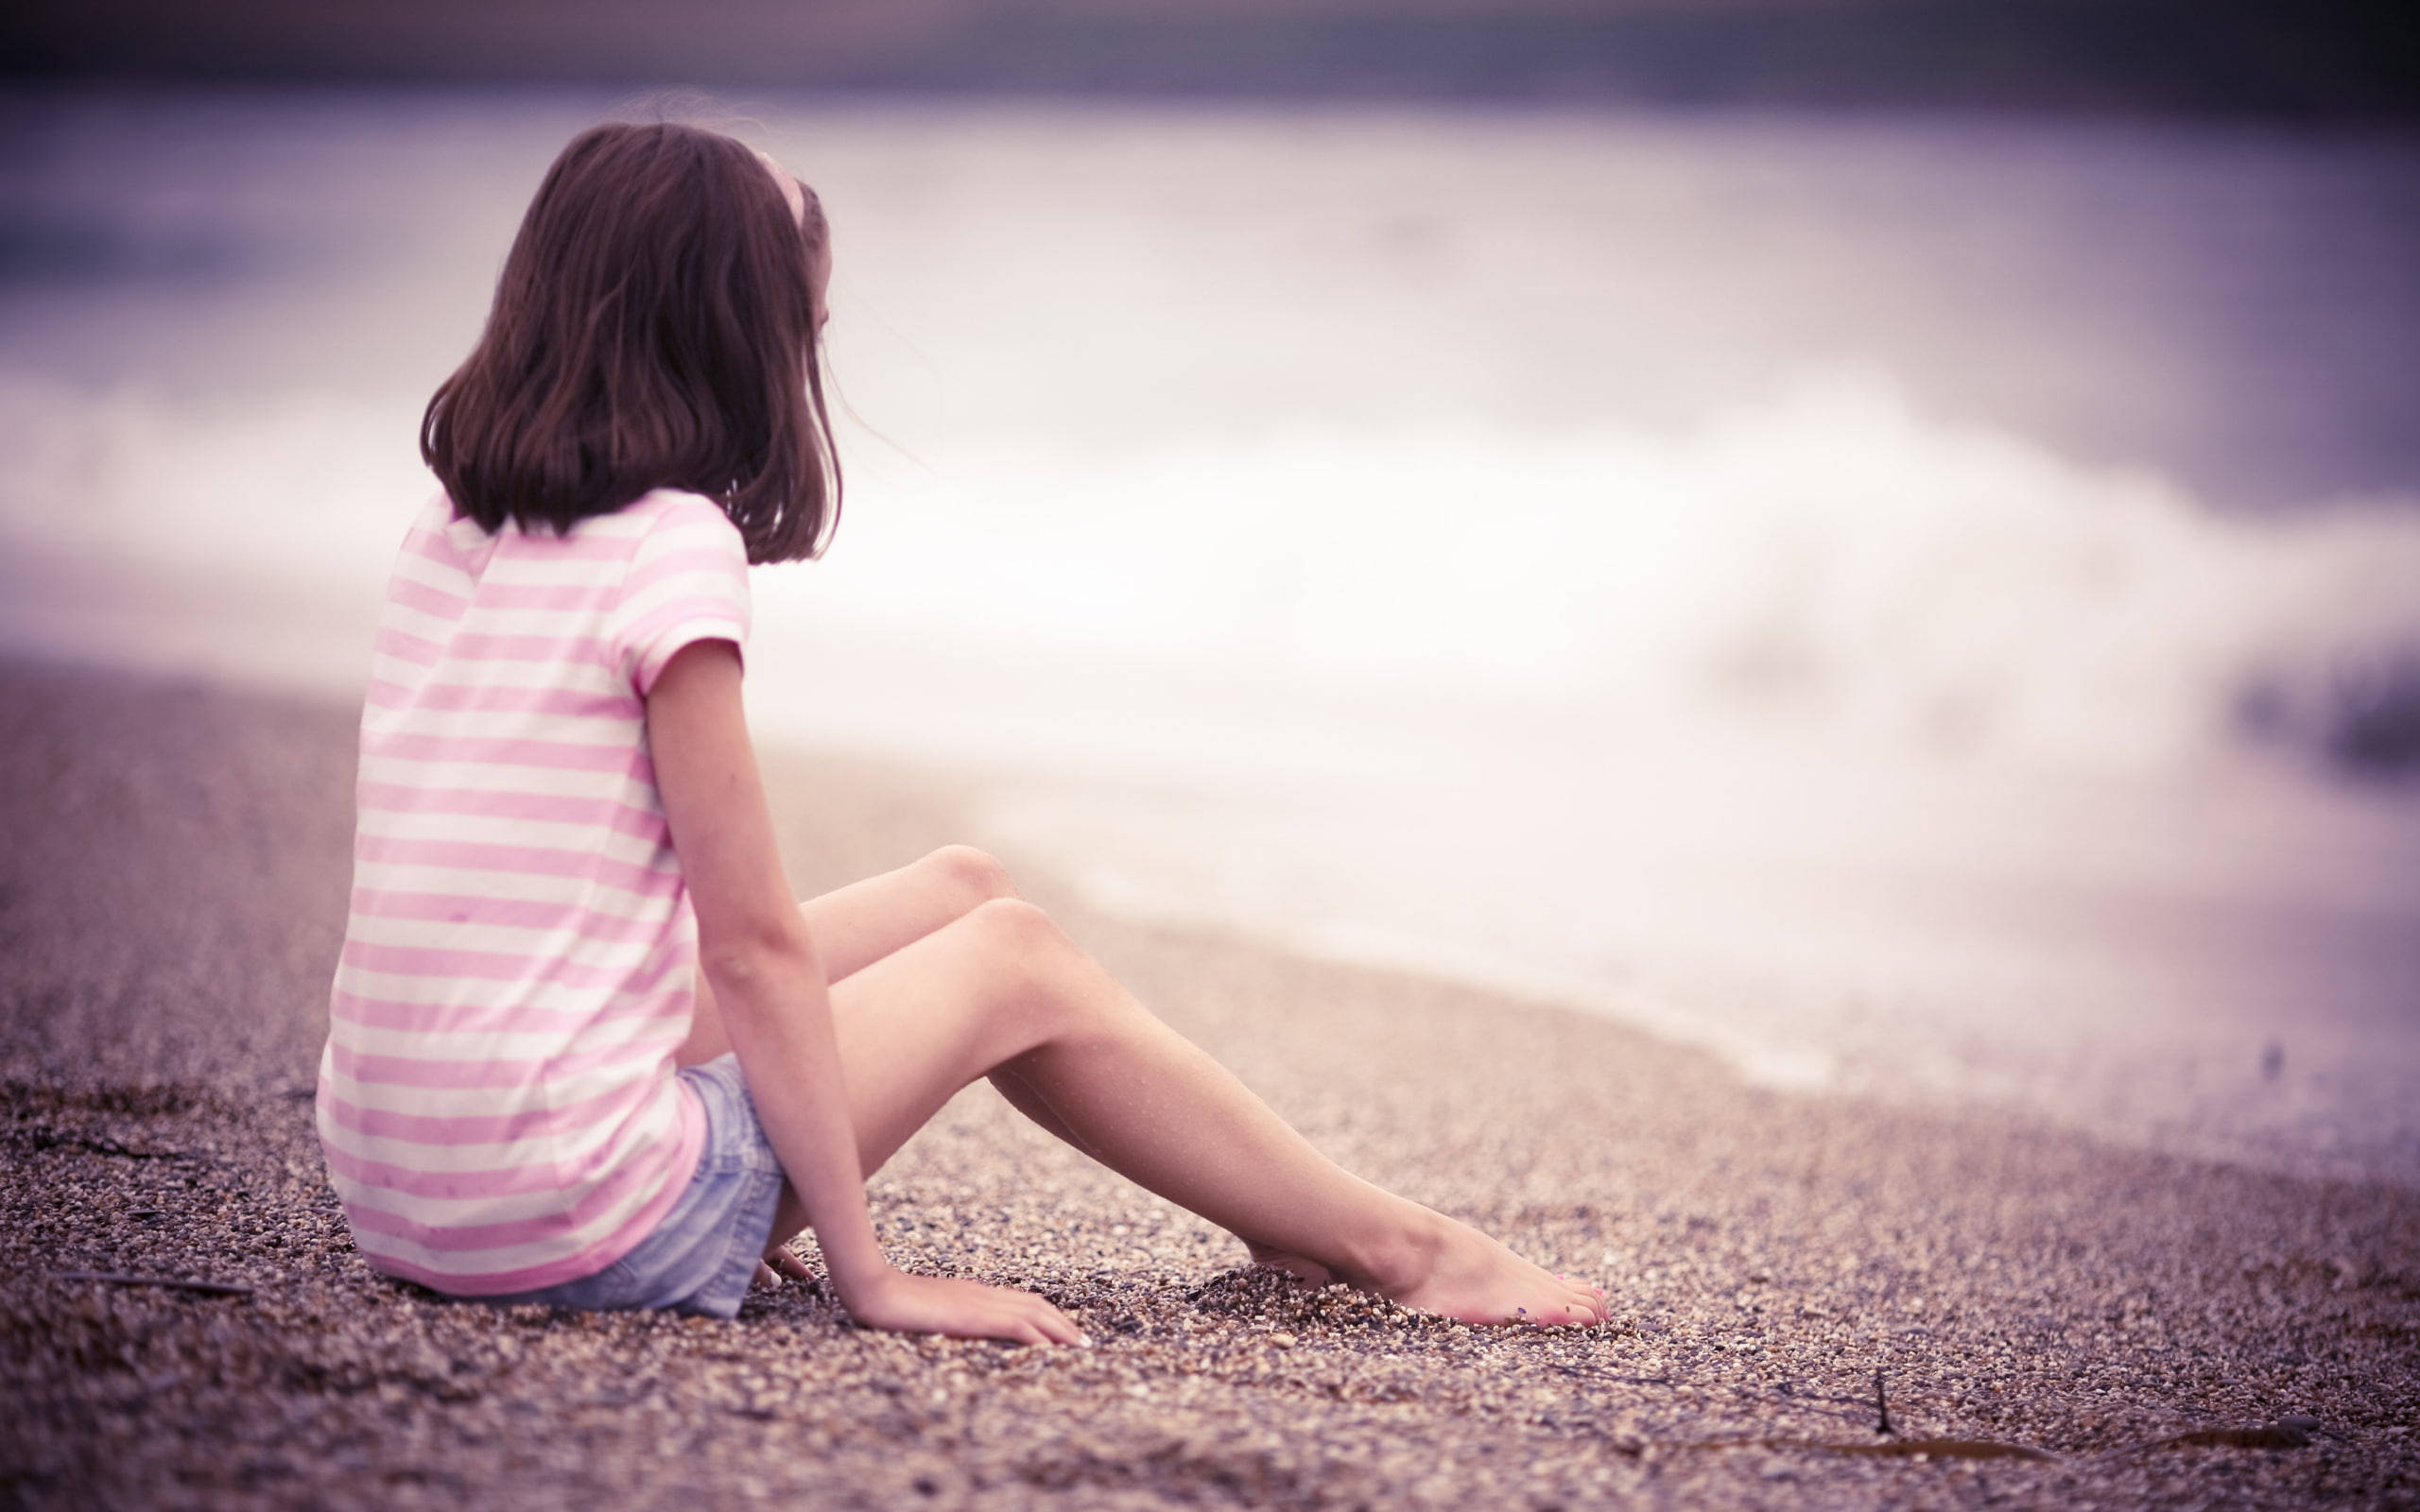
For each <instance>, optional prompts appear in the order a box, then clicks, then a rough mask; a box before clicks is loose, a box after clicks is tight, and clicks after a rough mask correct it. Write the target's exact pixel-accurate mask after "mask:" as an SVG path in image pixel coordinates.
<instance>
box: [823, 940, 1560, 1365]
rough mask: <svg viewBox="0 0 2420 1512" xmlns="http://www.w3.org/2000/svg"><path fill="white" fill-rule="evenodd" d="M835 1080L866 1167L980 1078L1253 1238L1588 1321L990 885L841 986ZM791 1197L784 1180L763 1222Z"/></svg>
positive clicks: (1459, 1293) (1469, 1295)
mask: <svg viewBox="0 0 2420 1512" xmlns="http://www.w3.org/2000/svg"><path fill="white" fill-rule="evenodd" d="M832 1012H833V1021H834V1026H835V1029H836V1031H837V1034H838V1044H839V1052H840V1059H841V1075H842V1080H843V1081H844V1083H845V1084H846V1085H847V1087H848V1091H849V1100H850V1104H851V1109H850V1110H851V1114H852V1118H853V1122H854V1124H855V1125H856V1135H857V1148H858V1150H859V1152H860V1156H861V1158H862V1160H863V1161H864V1163H865V1168H866V1170H867V1172H868V1173H869V1174H871V1173H872V1172H873V1171H874V1170H875V1169H876V1168H878V1167H880V1166H881V1165H882V1163H883V1162H884V1161H885V1160H889V1159H890V1155H891V1153H892V1152H893V1151H895V1150H896V1149H897V1148H898V1147H899V1146H900V1145H901V1144H902V1143H905V1142H906V1141H907V1139H908V1136H909V1135H911V1134H913V1133H914V1132H915V1131H916V1130H917V1129H918V1128H919V1127H921V1126H922V1125H924V1124H925V1121H926V1120H927V1119H929V1118H931V1117H932V1115H933V1114H934V1112H936V1111H937V1110H938V1109H939V1108H941V1105H942V1103H944V1102H946V1101H947V1100H948V1099H949V1098H950V1097H951V1096H952V1095H953V1094H954V1093H956V1092H957V1091H959V1089H960V1088H961V1087H963V1086H965V1085H966V1084H967V1083H968V1082H970V1081H973V1080H974V1079H975V1078H976V1077H977V1076H982V1075H986V1074H994V1079H995V1080H998V1081H1002V1082H1004V1083H1005V1084H1006V1085H1005V1086H1004V1091H1008V1093H1009V1095H1010V1097H1011V1101H1012V1102H1015V1103H1016V1104H1017V1105H1018V1106H1019V1107H1020V1108H1026V1109H1027V1110H1029V1111H1032V1112H1036V1113H1038V1114H1039V1115H1040V1117H1041V1121H1042V1122H1043V1123H1044V1125H1045V1126H1046V1127H1048V1128H1050V1129H1051V1131H1052V1132H1054V1133H1057V1134H1059V1135H1060V1136H1061V1137H1063V1138H1064V1139H1066V1140H1067V1141H1068V1142H1069V1143H1073V1144H1074V1145H1075V1146H1076V1147H1077V1148H1079V1149H1081V1150H1083V1151H1085V1152H1086V1153H1087V1154H1090V1155H1092V1156H1094V1157H1095V1158H1096V1159H1098V1160H1101V1161H1102V1162H1103V1163H1105V1164H1107V1165H1109V1166H1110V1167H1112V1168H1113V1169H1115V1170H1116V1171H1118V1172H1120V1173H1122V1174H1124V1175H1125V1176H1127V1177H1131V1178H1132V1179H1133V1180H1135V1181H1137V1182H1139V1183H1141V1184H1142V1185H1144V1186H1146V1187H1149V1188H1150V1189H1151V1190H1152V1191H1154V1192H1157V1193H1159V1194H1161V1195H1163V1196H1165V1197H1167V1198H1168V1199H1169V1200H1170V1201H1173V1202H1176V1203H1179V1204H1181V1205H1182V1206H1184V1207H1186V1208H1189V1209H1191V1210H1192V1211H1195V1212H1198V1213H1200V1214H1201V1215H1202V1216H1203V1217H1205V1218H1208V1219H1209V1220H1210V1221H1211V1222H1213V1223H1216V1224H1219V1225H1220V1226H1221V1227H1223V1228H1226V1229H1231V1230H1232V1231H1234V1232H1235V1233H1236V1234H1237V1235H1239V1236H1241V1237H1242V1238H1243V1239H1244V1240H1245V1241H1246V1242H1247V1243H1249V1244H1251V1245H1252V1246H1253V1247H1254V1250H1255V1253H1261V1254H1267V1255H1271V1256H1273V1257H1286V1258H1298V1259H1299V1261H1300V1262H1302V1263H1304V1264H1305V1268H1308V1269H1323V1270H1325V1271H1326V1272H1329V1273H1332V1274H1333V1275H1335V1276H1336V1277H1339V1278H1340V1279H1342V1280H1348V1281H1350V1282H1352V1283H1354V1284H1356V1285H1358V1286H1362V1287H1365V1288H1367V1289H1369V1290H1372V1291H1374V1292H1378V1293H1380V1294H1382V1295H1385V1296H1388V1297H1393V1298H1395V1299H1397V1300H1399V1301H1402V1302H1404V1303H1406V1304H1408V1305H1409V1306H1413V1307H1419V1308H1424V1309H1426V1310H1428V1311H1432V1312H1438V1313H1444V1314H1450V1315H1453V1316H1457V1317H1461V1318H1466V1319H1469V1320H1472V1321H1479V1322H1513V1321H1516V1320H1521V1319H1527V1320H1530V1321H1534V1322H1546V1323H1563V1322H1572V1323H1585V1322H1593V1321H1595V1320H1597V1319H1598V1318H1599V1317H1600V1316H1602V1315H1603V1313H1602V1310H1603V1305H1604V1304H1603V1302H1602V1299H1601V1298H1600V1297H1599V1296H1598V1294H1596V1293H1595V1292H1594V1291H1593V1290H1592V1289H1590V1288H1587V1287H1584V1286H1579V1285H1576V1284H1573V1283H1570V1282H1567V1281H1564V1280H1560V1279H1558V1278H1557V1277H1554V1276H1552V1275H1550V1274H1548V1273H1547V1272H1546V1271H1544V1270H1542V1269H1540V1268H1539V1267H1537V1266H1535V1265H1532V1264H1530V1263H1529V1262H1527V1261H1524V1260H1522V1259H1520V1258H1519V1257H1518V1256H1516V1255H1514V1254H1513V1252H1512V1251H1511V1250H1509V1249H1506V1248H1505V1247H1504V1246H1502V1245H1500V1244H1497V1243H1496V1242H1495V1240H1493V1239H1490V1238H1488V1237H1486V1236H1485V1235H1483V1234H1481V1233H1479V1232H1478V1231H1477V1230H1476V1229H1470V1228H1467V1227H1466V1226H1464V1225H1461V1224H1459V1223H1456V1222H1454V1221H1452V1220H1451V1219H1448V1218H1445V1217H1444V1216H1443V1215H1442V1214H1439V1213H1436V1212H1433V1211H1429V1210H1428V1209H1426V1208H1424V1207H1421V1206H1420V1205H1419V1204H1417V1203H1413V1202H1409V1201H1406V1200H1405V1199H1403V1198H1401V1197H1397V1196H1394V1195H1392V1194H1389V1193H1386V1192H1384V1191H1381V1190H1380V1189H1378V1188H1377V1187H1374V1186H1372V1185H1371V1184H1370V1183H1368V1182H1366V1181H1363V1180H1361V1179H1360V1178H1358V1177H1354V1176H1352V1175H1350V1174H1348V1173H1347V1172H1345V1171H1344V1170H1342V1169H1341V1168H1340V1167H1339V1166H1337V1165H1336V1164H1335V1163H1334V1162H1332V1161H1330V1160H1327V1159H1326V1158H1325V1157H1323V1156H1322V1155H1321V1154H1320V1153H1319V1152H1318V1151H1316V1150H1314V1149H1313V1148H1311V1146H1310V1144H1309V1143H1307V1142H1305V1140H1304V1139H1303V1138H1302V1136H1300V1135H1299V1134H1297V1133H1295V1132H1294V1130H1293V1129H1292V1128H1290V1127H1288V1125H1286V1123H1285V1122H1284V1121H1283V1120H1281V1119H1279V1118H1278V1117H1277V1115H1276V1114H1275V1113H1273V1112H1271V1110H1270V1109H1269V1108H1268V1106H1267V1105H1266V1104H1264V1103H1262V1102H1261V1101H1260V1100H1259V1099H1258V1098H1256V1097H1254V1096H1253V1094H1252V1093H1251V1092H1250V1091H1246V1090H1245V1088H1244V1086H1243V1084H1242V1083H1240V1082H1238V1081H1236V1078H1235V1077H1234V1076H1232V1075H1231V1074H1228V1073H1227V1071H1226V1070H1225V1069H1224V1068H1222V1067H1221V1066H1219V1064H1218V1062H1216V1061H1214V1060H1212V1059H1211V1058H1210V1057H1208V1056H1206V1055H1204V1054H1203V1053H1202V1052H1201V1050H1200V1049H1198V1048H1196V1047H1195V1046H1194V1045H1192V1044H1191V1043H1189V1042H1188V1041H1187V1040H1184V1038H1183V1037H1182V1036H1180V1035H1178V1034H1176V1033H1175V1032H1174V1031H1173V1030H1171V1029H1169V1028H1168V1027H1167V1025H1166V1024H1164V1023H1162V1022H1160V1021H1159V1020H1158V1019H1156V1018H1154V1017H1152V1016H1151V1014H1150V1012H1149V1011H1148V1010H1146V1009H1145V1008H1144V1007H1143V1006H1142V1005H1140V1004H1139V1003H1137V1002H1135V1001H1134V999H1133V998H1132V996H1131V995H1129V994H1128V993H1127V992H1126V990H1125V989H1124V988H1121V987H1119V986H1118V984H1117V983H1116V982H1115V980H1113V979H1112V978H1111V977H1110V976H1109V974H1108V973H1107V972H1106V971H1102V970H1101V968H1100V967H1099V966H1098V964H1097V963H1096V962H1094V961H1093V960H1092V959H1091V958H1090V957H1089V956H1086V955H1085V954H1083V953H1082V952H1081V951H1080V950H1078V949H1077V948H1076V947H1075V945H1074V944H1073V943H1072V942H1070V941H1069V940H1068V939H1067V937H1066V936H1064V935H1063V934H1062V933H1060V931H1059V929H1058V928H1057V926H1056V925H1054V924H1052V923H1051V922H1050V920H1049V919H1048V918H1047V917H1046V916H1045V915H1044V914H1043V913H1042V912H1041V911H1040V910H1038V909H1036V908H1033V907H1032V906H1030V905H1029V904H1027V903H1024V902H1019V901H1017V900H1014V899H1010V898H995V899H994V900H992V901H990V902H984V903H982V904H980V905H978V906H977V907H976V908H974V909H973V910H972V911H970V912H968V913H966V914H964V915H962V916H960V917H959V918H958V919H955V920H953V921H951V922H949V923H947V924H944V925H942V927H940V928H938V929H936V930H934V931H933V932H931V933H929V934H927V935H925V936H923V937H921V938H918V939H916V940H914V941H913V942H912V943H910V944H908V945H906V946H904V947H902V948H900V949H898V950H896V951H894V952H892V953H891V954H887V955H884V956H882V957H881V958H880V959H878V960H875V961H874V962H873V964H871V965H868V966H865V967H863V968H861V969H860V970H858V971H856V972H855V973H854V974H852V975H849V976H847V977H846V978H845V979H842V980H840V981H839V982H838V983H837V984H836V985H835V987H834V988H833V992H832ZM803 1222H804V1213H803V1211H801V1210H800V1209H799V1207H798V1205H797V1203H796V1202H795V1200H794V1199H793V1198H791V1197H789V1196H788V1195H787V1194H785V1196H784V1201H783V1207H782V1211H781V1213H780V1215H779V1217H778V1218H777V1220H776V1224H775V1233H776V1235H778V1236H783V1237H787V1236H788V1235H790V1234H794V1233H796V1232H797V1231H798V1229H799V1228H800V1226H801V1225H802V1224H803Z"/></svg>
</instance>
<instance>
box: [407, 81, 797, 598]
mask: <svg viewBox="0 0 2420 1512" xmlns="http://www.w3.org/2000/svg"><path fill="white" fill-rule="evenodd" d="M800 192H801V193H802V194H803V195H804V197H805V206H806V214H805V217H804V224H803V225H802V224H801V222H800V221H799V220H798V219H797V218H795V217H794V216H793V215H792V214H791V211H790V207H789V203H788V200H787V197H786V196H785V195H784V193H783V191H782V188H781V186H780V185H779V184H778V183H777V182H776V181H775V180H774V179H773V176H772V174H771V173H770V172H769V170H768V169H767V168H766V166H765V163H764V160H762V159H761V158H759V157H757V156H756V154H755V153H753V152H752V151H751V150H750V149H749V148H747V147H745V146H741V145H740V144H739V143H737V142H735V141H734V140H732V139H731V138H730V137H727V136H722V135H719V134H717V133H716V132H713V131H706V130H700V129H698V128H696V127H689V126H679V125H668V124H660V125H645V126H631V125H612V126H600V127H596V128H595V129H591V130H588V131H585V132H582V133H581V134H580V135H579V137H577V138H575V139H574V140H573V142H572V144H571V145H570V146H567V147H565V148H563V151H562V156H561V157H559V158H557V159H556V160H555V165H554V166H553V167H552V168H551V169H549V170H547V173H546V180H545V182H544V184H543V185H541V186H540V187H539V190H538V197H537V198H535V199H534V200H532V201H531V202H530V205H529V213H528V215H527V216H525V217H524V218H523V220H522V222H521V232H520V234H519V235H517V236H515V237H514V238H513V242H512V250H511V252H510V254H508V255H507V257H506V259H505V264H504V274H503V277H502V278H501V279H500V280H499V281H498V282H497V284H496V291H495V307H494V308H493V310H492V311H491V312H490V313H489V315H488V324H487V330H486V332H485V333H484V334H483V335H481V336H480V337H479V344H478V346H477V347H476V348H475V350H474V351H473V352H471V355H470V358H469V360H468V361H466V362H464V363H463V364H462V366H461V367H460V368H459V369H457V370H456V371H455V373H454V375H453V376H452V377H450V378H448V379H446V380H445V382H444V383H443V384H442V385H441V386H439V387H438V390H437V393H436V396H435V397H434V398H432V399H431V400H430V401H429V402H428V409H427V411H426V413H425V414H423V416H422V419H421V432H420V451H421V456H422V458H423V460H425V461H426V462H427V463H428V465H429V467H430V468H431V469H432V470H433V471H434V472H436V473H437V476H438V478H439V479H440V480H441V481H442V482H443V483H444V485H445V490H446V492H447V494H448V495H449V496H451V497H452V499H453V501H454V505H455V507H456V508H457V509H458V510H459V511H460V512H461V513H462V514H464V515H467V516H468V517H470V518H471V519H473V520H475V521H477V522H478V523H479V524H480V525H482V526H483V527H485V528H486V529H487V530H488V531H489V532H491V533H493V532H494V531H497V530H500V529H502V528H503V526H504V523H505V522H506V521H508V520H510V521H515V522H518V523H519V524H520V525H521V526H522V528H523V529H525V530H533V531H534V530H537V529H539V528H540V527H542V526H544V527H548V528H551V529H553V530H556V531H559V532H560V531H563V530H568V529H569V528H570V527H571V526H572V524H574V523H576V522H578V521H580V520H583V519H586V518H587V517H589V516H591V515H597V514H610V513H612V512H613V511H614V510H616V509H619V508H621V507H623V506H625V505H627V504H630V503H631V501H632V500H635V499H637V498H639V497H640V496H641V495H643V494H645V493H647V492H648V491H649V490H654V489H662V488H674V489H685V490H691V491H693V492H697V493H702V494H704V495H706V496H707V497H709V498H711V499H714V500H716V501H717V502H719V503H720V504H721V505H722V507H723V508H724V510H725V511H726V512H727V513H729V514H730V516H731V519H732V523H733V524H736V525H737V526H738V527H739V532H740V534H741V536H743V537H744V538H746V540H747V542H748V559H749V560H751V561H757V562H762V561H789V560H795V559H797V558H803V557H813V556H817V555H819V554H821V551H822V548H823V544H824V542H825V541H826V540H827V539H828V538H829V536H830V533H831V527H832V525H833V524H834V523H835V522H836V521H837V520H838V516H839V507H840V467H839V459H838V456H837V455H835V453H834V451H833V446H832V425H831V419H830V417H829V416H828V415H827V414H826V413H825V410H824V405H823V374H822V369H821V363H820V361H819V359H818V354H817V351H816V348H817V344H818V338H819V336H820V334H821V326H822V315H823V312H822V310H821V302H822V300H821V291H820V290H819V289H818V288H817V286H816V269H817V265H818V264H819V263H820V262H821V260H822V259H823V258H825V257H826V256H827V255H828V249H829V245H830V231H829V228H828V226H827V224H826V222H825V220H824V217H823V209H822V206H821V203H820V202H819V201H818V200H817V199H816V198H815V194H814V192H813V191H812V190H809V189H807V188H806V187H805V186H804V184H802V185H800Z"/></svg>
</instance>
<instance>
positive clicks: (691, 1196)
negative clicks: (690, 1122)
mask: <svg viewBox="0 0 2420 1512" xmlns="http://www.w3.org/2000/svg"><path fill="white" fill-rule="evenodd" d="M681 1079H682V1080H683V1081H684V1082H686V1083H688V1085H689V1086H690V1088H691V1089H692V1090H693V1091H696V1092H697V1094H698V1101H699V1102H700V1104H701V1105H702V1106H703V1107H704V1108H705V1114H706V1137H705V1143H704V1145H703V1147H702V1148H700V1150H699V1151H698V1174H697V1175H696V1176H694V1177H690V1178H689V1187H688V1190H687V1191H685V1192H683V1193H682V1194H681V1199H680V1200H679V1201H678V1202H675V1203H674V1204H673V1205H672V1211H669V1212H666V1214H665V1215H664V1221H663V1222H661V1223H659V1224H657V1225H656V1226H655V1231H654V1232H653V1233H651V1234H648V1236H647V1237H646V1238H645V1239H642V1240H640V1241H639V1242H638V1246H637V1247H636V1248H634V1249H632V1250H631V1252H630V1253H629V1254H627V1255H624V1256H623V1257H622V1258H621V1259H619V1260H617V1261H615V1262H614V1263H612V1264H611V1265H608V1266H606V1267H605V1268H604V1269H603V1270H600V1271H598V1272H597V1273H596V1275H594V1276H583V1277H581V1278H580V1279H579V1280H576V1281H564V1282H562V1284H561V1285H558V1286H548V1287H545V1288H544V1289H543V1290H540V1291H535V1292H516V1293H513V1294H512V1295H510V1296H509V1297H481V1298H480V1300H481V1301H485V1302H492V1303H493V1304H495V1305H496V1306H499V1307H509V1306H512V1305H514V1304H516V1303H521V1302H544V1303H547V1304H548V1305H550V1306H554V1307H575V1308H580V1309H583V1310H585V1311H591V1312H609V1311H614V1310H618V1309H634V1308H668V1309H670V1310H672V1311H673V1312H676V1313H697V1314H704V1315H705V1316H707V1317H731V1316H734V1315H735V1314H737V1313H738V1312H739V1304H740V1303H741V1302H742V1301H743V1300H745V1299H746V1297H747V1296H748V1283H749V1282H750V1281H751V1280H753V1279H754V1277H755V1274H756V1262H757V1260H758V1259H759V1258H760V1257H762V1256H763V1254H764V1253H765V1246H766V1245H767V1244H769V1242H770V1241H771V1239H772V1235H773V1209H774V1207H775V1205H776V1204H778V1203H779V1202H780V1201H781V1196H782V1167H781V1162H780V1161H778V1160H774V1159H773V1147H772V1145H770V1144H769V1143H766V1140H765V1125H762V1124H760V1123H758V1122H757V1121H756V1105H755V1103H754V1102H753V1101H752V1100H751V1099H750V1097H749V1095H748V1084H747V1082H745V1081H743V1080H741V1079H740V1074H739V1057H736V1056H723V1057H719V1058H717V1059H714V1060H709V1061H707V1062H706V1063H705V1064H704V1065H702V1066H691V1067H689V1068H687V1069H686V1070H684V1071H683V1072H682V1073H681Z"/></svg>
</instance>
